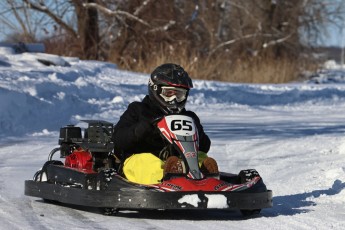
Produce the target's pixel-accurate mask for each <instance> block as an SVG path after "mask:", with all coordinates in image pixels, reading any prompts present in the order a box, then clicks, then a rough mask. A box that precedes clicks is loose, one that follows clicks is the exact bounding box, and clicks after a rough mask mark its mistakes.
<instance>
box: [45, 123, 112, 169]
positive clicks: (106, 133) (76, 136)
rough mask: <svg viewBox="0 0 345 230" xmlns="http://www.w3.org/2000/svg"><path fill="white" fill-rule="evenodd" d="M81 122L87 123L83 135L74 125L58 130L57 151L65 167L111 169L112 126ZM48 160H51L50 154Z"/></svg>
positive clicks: (110, 124)
mask: <svg viewBox="0 0 345 230" xmlns="http://www.w3.org/2000/svg"><path fill="white" fill-rule="evenodd" d="M83 121H84V122H86V123H88V128H86V129H85V130H84V135H82V129H81V128H80V127H76V126H74V125H68V126H66V127H63V128H61V129H60V136H59V145H60V147H59V148H58V149H57V150H60V157H61V158H65V163H64V164H65V166H66V167H70V168H75V169H79V170H92V171H97V170H98V169H100V168H110V167H113V166H114V162H115V157H114V154H113V153H112V151H113V148H114V143H113V141H112V133H113V124H112V123H109V122H106V121H100V120H83ZM49 158H50V160H51V158H52V154H51V155H50V156H49Z"/></svg>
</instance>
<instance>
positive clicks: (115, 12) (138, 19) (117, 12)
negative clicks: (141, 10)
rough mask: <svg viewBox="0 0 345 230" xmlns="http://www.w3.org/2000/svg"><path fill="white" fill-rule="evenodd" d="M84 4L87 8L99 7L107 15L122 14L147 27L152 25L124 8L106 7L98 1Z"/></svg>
mask: <svg viewBox="0 0 345 230" xmlns="http://www.w3.org/2000/svg"><path fill="white" fill-rule="evenodd" d="M83 6H84V7H85V8H95V9H98V10H99V11H101V12H103V13H104V14H106V15H109V16H117V15H122V16H125V17H127V18H130V19H132V20H135V21H137V22H139V23H141V24H143V25H145V26H147V27H150V28H151V25H150V24H149V23H147V22H145V21H144V20H142V19H140V18H138V17H137V16H135V15H133V14H130V13H128V12H125V11H122V10H114V11H113V10H109V9H108V8H105V7H103V6H101V5H99V4H97V3H84V4H83Z"/></svg>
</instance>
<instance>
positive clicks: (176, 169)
mask: <svg viewBox="0 0 345 230" xmlns="http://www.w3.org/2000/svg"><path fill="white" fill-rule="evenodd" d="M185 171H186V167H185V165H184V162H183V161H182V160H181V159H179V158H178V157H176V156H171V157H168V159H167V161H166V162H165V165H164V175H166V174H167V173H184V172H185Z"/></svg>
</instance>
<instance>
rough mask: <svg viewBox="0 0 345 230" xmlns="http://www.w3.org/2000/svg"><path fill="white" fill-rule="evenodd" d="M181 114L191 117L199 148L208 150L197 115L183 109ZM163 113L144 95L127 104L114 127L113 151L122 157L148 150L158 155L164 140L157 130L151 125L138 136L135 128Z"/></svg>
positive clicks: (207, 143)
mask: <svg viewBox="0 0 345 230" xmlns="http://www.w3.org/2000/svg"><path fill="white" fill-rule="evenodd" d="M181 114H183V115H189V116H191V117H193V119H194V121H195V124H196V126H197V129H198V131H199V139H200V140H199V150H200V151H203V152H208V151H209V149H210V145H211V141H210V139H209V137H208V136H207V135H206V134H205V132H204V129H203V127H202V125H201V124H200V119H199V118H198V116H197V115H196V114H195V113H194V112H192V111H186V110H185V109H184V110H183V111H182V112H181ZM163 115H164V113H163V112H162V111H161V110H160V109H159V108H158V107H157V106H155V105H154V104H153V103H152V102H151V100H150V98H149V96H146V97H145V98H144V99H143V101H142V102H132V103H131V104H129V105H128V108H127V110H126V111H125V112H124V113H123V114H122V116H121V117H120V120H119V121H118V123H117V124H116V125H115V127H114V132H113V141H114V144H115V147H114V151H115V153H116V154H120V156H121V158H123V159H124V158H127V157H128V156H130V155H132V154H135V153H144V152H150V153H153V154H155V155H157V156H158V154H159V152H160V151H161V150H162V149H163V148H164V147H165V146H166V141H165V140H164V139H163V138H162V137H161V135H160V132H159V130H158V129H157V128H154V127H153V126H152V127H150V128H148V129H146V130H145V132H146V133H145V135H144V136H143V137H138V134H137V132H136V129H137V128H138V126H139V125H140V124H141V123H143V122H146V123H148V124H150V123H151V122H152V121H153V120H154V119H155V118H158V117H162V116H163Z"/></svg>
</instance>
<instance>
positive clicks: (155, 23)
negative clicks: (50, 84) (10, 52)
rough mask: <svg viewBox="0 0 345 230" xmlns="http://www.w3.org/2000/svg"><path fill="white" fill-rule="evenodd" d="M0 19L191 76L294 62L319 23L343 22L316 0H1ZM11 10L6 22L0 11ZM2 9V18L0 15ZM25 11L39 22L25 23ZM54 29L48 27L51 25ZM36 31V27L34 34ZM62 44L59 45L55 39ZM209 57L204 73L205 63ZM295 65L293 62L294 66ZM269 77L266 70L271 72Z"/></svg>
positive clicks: (338, 4) (134, 65)
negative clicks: (184, 69)
mask: <svg viewBox="0 0 345 230" xmlns="http://www.w3.org/2000/svg"><path fill="white" fill-rule="evenodd" d="M1 4H2V5H3V9H4V10H3V12H2V13H0V20H1V21H2V22H3V25H7V26H8V27H12V28H17V29H18V30H20V32H19V33H22V34H26V35H29V34H30V35H31V34H32V35H35V36H31V37H32V38H36V39H37V37H40V36H36V35H37V31H45V32H46V34H47V35H49V36H47V37H46V38H45V42H46V44H50V47H52V48H54V49H50V50H51V52H55V53H59V54H63V55H73V56H78V57H81V58H86V59H99V60H107V61H113V62H116V63H117V64H118V65H120V66H121V67H123V68H126V69H131V70H138V71H149V70H150V69H152V68H153V66H155V65H157V64H158V63H160V62H162V61H175V62H182V63H184V64H185V65H188V67H189V68H190V69H192V70H195V71H196V72H197V71H198V69H200V71H199V72H198V73H197V74H198V76H199V77H202V76H205V77H209V76H211V75H212V77H214V78H217V77H219V76H221V75H224V74H226V73H227V72H228V71H227V69H228V68H229V67H230V68H232V69H236V68H239V69H240V70H241V71H239V72H241V73H242V72H244V71H246V70H247V69H248V68H247V66H251V65H252V64H253V63H256V64H257V65H258V66H260V65H262V64H265V65H267V63H268V59H271V60H272V61H273V62H274V63H273V64H272V66H273V67H274V66H276V63H275V61H276V60H280V59H281V60H283V59H286V61H287V62H296V63H302V62H300V60H299V59H300V58H302V57H305V55H304V56H303V55H301V53H302V52H307V51H308V48H310V47H312V46H313V44H315V43H316V41H317V40H319V39H320V36H321V34H325V33H324V28H325V25H329V24H332V25H335V26H338V27H339V28H340V27H342V26H343V21H344V16H345V12H344V10H345V2H344V1H331V0H326V1H320V0H303V1H300V0H290V1H285V0H261V1H257V0H246V1H243V0H216V1H207V0H193V1H183V0H165V1H158V0H128V1H123V0H70V1H59V0H50V1H42V0H6V2H5V3H4V2H2V3H1ZM8 12H11V13H12V18H15V19H16V21H17V23H16V26H17V27H14V25H13V23H11V21H10V20H7V21H6V18H5V17H4V15H6V14H8ZM29 12H35V13H31V14H30V13H29ZM2 15H3V17H1V16H2ZM33 15H35V16H36V15H40V16H41V21H40V22H39V23H35V24H30V23H29V24H28V23H27V22H29V21H31V20H32V17H33ZM52 28H54V29H52ZM38 34H39V33H38ZM61 44H63V45H61ZM211 61H212V62H214V64H213V65H209V66H210V67H208V68H209V70H208V71H206V67H205V66H208V64H205V63H210V62H211ZM297 69H298V68H297ZM272 75H273V74H272Z"/></svg>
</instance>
